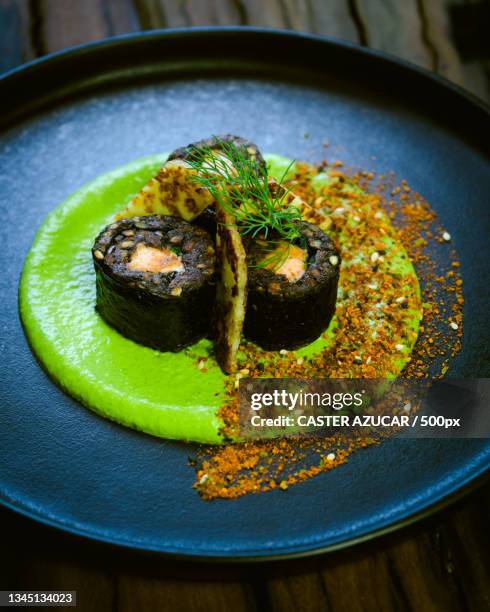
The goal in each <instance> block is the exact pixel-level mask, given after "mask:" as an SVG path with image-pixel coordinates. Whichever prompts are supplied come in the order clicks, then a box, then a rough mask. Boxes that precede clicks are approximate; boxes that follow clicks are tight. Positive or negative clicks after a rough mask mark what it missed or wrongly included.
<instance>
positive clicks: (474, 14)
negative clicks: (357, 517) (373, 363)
mask: <svg viewBox="0 0 490 612" xmlns="http://www.w3.org/2000/svg"><path fill="white" fill-rule="evenodd" d="M198 25H260V26H267V27H278V28H288V29H296V30H303V31H309V32H314V33H317V34H326V35H330V36H335V37H338V38H343V39H347V40H349V41H351V42H355V43H358V44H361V45H366V46H369V47H373V48H376V49H381V50H383V51H387V52H389V53H392V54H394V55H397V56H399V57H402V58H404V59H407V60H409V61H412V62H414V63H416V64H419V65H421V66H423V67H425V68H428V69H430V70H434V71H436V72H438V73H439V74H442V75H444V76H446V77H447V78H448V79H450V80H452V81H454V82H456V83H458V84H459V85H461V86H463V87H465V88H466V89H468V90H469V91H471V92H472V93H473V94H475V95H476V96H478V97H480V98H481V99H483V100H486V101H487V102H488V101H489V100H490V90H489V62H488V51H489V50H488V40H489V39H490V37H489V36H488V31H489V26H490V9H489V3H488V2H487V3H478V2H470V1H468V0H457V1H453V2H448V1H447V0H323V1H322V0H0V50H1V51H0V72H1V71H5V70H8V69H10V68H13V67H15V66H17V65H19V64H21V63H23V62H25V61H28V60H30V59H33V58H35V57H39V56H41V55H44V54H46V53H49V52H52V51H56V50H58V49H62V48H64V47H67V46H71V45H75V44H80V43H84V42H88V41H92V40H97V39H100V38H105V37H107V36H113V35H117V34H122V33H125V32H134V31H138V30H147V29H152V28H161V27H164V28H169V27H189V26H198ZM462 120H464V118H462ZM489 508H490V487H489V486H488V485H486V486H483V487H480V488H479V489H477V490H475V491H473V492H472V493H470V495H469V496H468V497H466V498H465V499H463V500H460V501H458V502H456V504H455V505H453V506H452V507H451V508H449V509H446V510H444V511H442V512H440V513H438V514H436V515H435V516H433V517H432V518H430V519H426V520H424V521H423V522H420V523H417V524H416V525H414V526H412V527H410V528H406V529H404V530H402V531H401V532H398V533H396V534H392V535H389V536H385V537H383V538H380V539H378V540H376V541H374V542H371V543H366V544H363V545H359V546H357V547H355V548H352V549H349V550H346V551H339V552H336V553H333V554H329V555H324V556H320V557H316V558H312V559H304V560H294V561H288V562H281V563H267V564H261V565H230V564H228V565H223V564H209V565H201V564H196V563H192V564H190V563H184V562H177V561H168V560H165V559H162V558H161V557H156V556H143V555H139V554H129V553H127V552H126V551H122V550H120V549H115V548H112V547H109V546H103V545H99V544H95V543H92V542H87V541H82V540H80V539H77V538H75V537H73V536H69V535H66V534H63V533H60V532H57V531H55V530H53V529H50V528H47V527H42V526H39V525H37V524H34V523H32V522H30V521H28V520H27V519H23V518H21V517H18V516H16V515H14V514H12V513H11V512H9V511H7V510H3V509H2V510H0V537H1V552H2V554H1V560H0V564H1V567H0V589H64V590H77V591H78V609H80V610H95V611H97V610H111V609H112V610H117V611H119V610H121V611H122V610H128V611H133V610H138V611H140V610H143V611H144V610H157V609H158V610H183V611H185V610H206V611H207V610H212V611H213V610H226V611H228V610H233V612H239V611H241V610H267V609H271V610H332V611H333V610H342V611H343V610H347V611H349V612H350V611H351V610H352V611H355V610H424V611H425V610H437V611H439V610H444V611H452V610H478V611H481V610H490V580H489V573H490V572H489V568H490V538H489V536H488V519H489V516H490V514H489Z"/></svg>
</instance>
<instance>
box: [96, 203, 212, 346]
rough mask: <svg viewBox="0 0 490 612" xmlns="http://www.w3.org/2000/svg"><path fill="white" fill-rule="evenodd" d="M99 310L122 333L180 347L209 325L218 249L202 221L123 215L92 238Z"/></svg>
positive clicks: (200, 335)
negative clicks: (201, 223)
mask: <svg viewBox="0 0 490 612" xmlns="http://www.w3.org/2000/svg"><path fill="white" fill-rule="evenodd" d="M92 257H93V262H94V267H95V273H96V287H97V306H96V307H97V311H98V312H99V314H100V315H101V316H102V317H103V318H104V319H105V321H106V322H107V323H108V324H109V325H111V326H112V327H114V328H115V329H116V330H117V331H119V332H120V333H121V334H122V335H123V336H125V337H127V338H130V339H131V340H134V341H135V342H138V343H139V344H143V345H145V346H149V347H152V348H154V349H157V350H159V351H179V350H181V349H182V348H184V347H186V346H188V345H190V344H193V343H194V342H196V341H197V340H199V339H201V338H203V337H204V336H205V335H206V334H208V332H209V331H210V328H211V324H212V313H213V306H214V293H215V288H214V276H215V250H214V245H213V241H212V239H211V237H210V236H209V234H208V233H207V232H206V231H205V230H204V229H202V228H200V227H196V226H193V225H190V224H189V223H187V222H186V221H183V220H182V219H179V218H177V217H170V216H163V215H151V216H145V217H131V218H129V219H121V220H119V221H117V222H115V223H113V224H111V225H109V226H108V227H106V228H105V229H104V230H103V231H102V232H101V233H100V234H99V236H98V237H97V239H96V240H95V244H94V246H93V248H92Z"/></svg>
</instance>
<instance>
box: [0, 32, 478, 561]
mask: <svg viewBox="0 0 490 612" xmlns="http://www.w3.org/2000/svg"><path fill="white" fill-rule="evenodd" d="M0 120H1V121H2V123H3V124H4V127H6V131H5V133H4V135H3V136H2V139H1V149H2V153H1V156H0V186H1V188H0V198H1V210H2V224H1V229H0V232H1V244H2V250H1V258H2V261H1V266H2V274H1V276H0V289H1V295H2V309H1V314H0V317H1V329H2V335H3V337H2V346H1V351H2V369H1V385H0V395H1V400H2V410H1V414H0V494H1V500H2V501H3V503H4V504H5V505H7V506H9V507H11V508H14V509H16V510H18V511H20V512H22V513H24V514H27V515H29V516H31V517H34V518H36V519H38V520H41V521H43V522H46V523H49V524H51V525H56V526H58V527H61V528H63V529H66V530H69V531H72V532H75V533H78V534H82V535H86V536H89V537H92V538H96V539H99V540H105V541H110V542H114V543H117V544H121V545H126V546H130V547H134V548H140V549H149V550H157V551H162V552H166V553H173V554H180V555H187V556H199V557H228V558H264V557H266V556H269V557H273V556H275V557H278V556H287V555H299V554H307V553H311V552H314V551H319V550H326V549H329V548H334V547H338V546H342V545H346V544H347V543H349V542H353V541H357V540H359V539H363V538H366V537H368V536H369V535H370V534H374V533H380V532H383V531H386V530H387V529H391V528H393V527H394V526H396V525H399V524H402V523H404V522H407V520H410V518H411V517H414V516H420V515H421V514H423V513H426V512H427V511H428V509H429V508H433V507H435V505H436V504H440V503H441V500H443V499H445V498H446V497H447V496H448V495H450V494H454V493H455V492H456V491H458V490H459V489H460V488H461V487H462V486H463V485H466V484H468V483H469V482H470V481H473V480H474V479H475V478H476V477H477V476H478V475H480V474H482V473H483V472H484V471H485V470H486V469H487V468H488V465H489V461H490V443H489V442H488V441H486V440H466V441H464V440H456V441H454V440H453V441H448V440H437V441H432V440H420V441H417V442H414V441H400V440H398V441H396V440H391V441H388V442H386V443H385V444H383V445H381V446H380V447H379V448H371V449H369V450H366V451H364V452H361V453H358V454H357V455H355V456H354V457H352V459H351V460H350V461H349V462H348V464H347V465H345V466H342V467H340V468H338V469H336V470H333V471H332V472H330V473H326V474H323V475H321V476H319V477H317V478H316V479H312V480H310V481H308V482H305V483H304V484H302V485H299V486H296V487H293V488H292V489H290V490H289V491H288V492H287V493H283V492H282V491H281V492H279V491H278V492H273V493H268V494H264V495H258V496H249V497H245V498H242V499H240V500H237V501H232V502H225V501H217V502H212V503H206V502H203V501H201V500H200V498H199V497H198V496H197V495H196V493H195V492H193V490H192V489H191V485H192V482H193V471H192V469H191V468H189V466H188V465H187V455H188V448H187V447H186V446H185V445H184V444H178V443H173V442H166V441H162V440H158V439H155V438H151V437H150V436H146V435H143V434H139V433H137V432H133V431H130V430H128V429H124V428H122V427H119V426H117V425H115V424H113V423H110V422H108V421H105V420H103V419H101V418H99V417H97V416H95V415H94V414H92V413H91V412H90V411H88V410H86V409H85V408H83V407H81V406H80V405H78V404H77V403H76V402H74V401H73V400H71V399H70V398H69V397H67V396H66V395H64V394H63V393H62V392H61V391H60V390H59V389H58V388H57V387H56V386H55V385H54V384H53V383H52V382H51V381H50V380H49V379H48V378H47V377H46V375H45V374H44V373H43V371H42V370H41V368H40V367H39V365H38V364H37V362H36V360H35V359H34V357H33V356H32V354H31V352H30V350H29V348H28V346H27V344H26V341H25V338H24V335H23V332H22V328H21V325H20V322H19V318H18V311H17V308H18V306H17V287H18V279H19V274H20V270H21V266H22V262H23V259H24V256H25V254H26V253H27V250H28V248H29V246H30V244H31V241H32V239H33V236H34V233H35V231H36V228H37V227H38V226H39V224H40V223H41V221H42V219H43V218H44V216H45V215H46V213H47V212H48V211H49V210H51V209H52V208H54V207H55V206H56V205H57V204H58V203H60V202H61V201H62V200H63V199H64V198H65V197H66V196H68V195H69V194H70V193H72V192H73V191H75V190H76V189H78V188H79V187H80V186H82V185H83V184H84V183H86V182H87V181H89V180H90V179H92V178H94V177H95V176H97V175H99V174H101V173H104V172H106V171H109V170H111V169H113V168H115V167H116V166H118V165H121V164H124V163H126V162H128V161H130V160H133V159H135V158H138V157H140V156H144V155H148V154H151V153H156V152H160V151H168V150H171V149H173V148H175V147H177V146H178V145H181V144H183V143H187V142H190V141H193V140H197V139H199V138H202V137H205V136H207V135H209V134H213V133H223V132H236V133H239V134H243V135H244V136H246V137H248V138H250V139H252V140H254V141H256V142H257V143H258V144H259V146H260V147H261V148H262V149H263V150H264V151H275V152H278V153H282V154H285V155H288V156H290V157H295V158H305V159H311V160H318V159H319V158H321V157H322V156H323V155H325V154H326V153H327V154H328V156H329V158H330V159H332V158H336V157H338V158H341V159H343V160H344V161H345V162H347V164H349V165H351V166H356V167H361V168H365V169H373V170H376V171H378V172H386V171H389V170H394V171H395V172H396V173H397V175H398V176H399V177H403V178H406V179H407V180H408V182H409V183H410V185H411V186H412V187H413V188H415V189H416V190H417V191H419V192H420V193H422V194H423V195H424V196H425V197H426V198H427V199H428V200H429V201H430V202H431V204H432V205H433V207H434V208H435V209H436V211H437V212H438V213H439V215H440V217H441V219H442V221H443V223H444V225H445V226H446V227H447V228H448V229H449V231H450V232H451V234H452V235H453V238H454V243H455V245H456V246H457V248H458V250H459V253H460V255H461V259H462V263H463V277H464V280H465V285H464V293H465V299H466V303H465V326H464V342H463V350H462V351H461V353H460V354H459V355H458V357H457V358H456V359H455V360H454V362H453V363H452V365H451V370H450V374H452V375H453V376H459V377H464V376H473V377H475V376H485V375H488V374H489V365H488V348H487V347H488V345H489V343H490V333H489V328H488V324H487V323H488V312H489V293H488V284H487V283H488V278H490V265H489V258H488V243H487V241H488V206H487V204H488V194H489V193H490V174H489V171H488V169H489V166H488V149H487V147H488V133H490V130H489V127H490V126H489V123H490V122H489V115H488V111H487V110H486V109H485V108H484V106H483V105H481V104H479V103H478V102H476V101H475V100H474V99H472V98H471V97H470V96H468V95H467V94H465V93H463V92H462V91H461V90H459V89H458V88H456V87H454V86H452V85H450V84H448V83H446V82H444V81H443V80H441V79H439V78H436V77H434V76H431V75H429V74H427V73H425V72H424V71H421V70H419V69H416V68H414V67H412V66H408V65H406V64H404V63H402V62H399V61H396V60H393V59H390V58H387V57H385V56H383V55H381V54H379V53H374V52H372V51H367V50H364V49H359V48H357V47H354V46H350V45H348V44H345V43H339V42H334V41H331V40H327V39H323V38H317V37H314V36H307V35H299V34H292V33H285V32H272V31H264V30H255V29H238V28H232V29H228V28H226V29H204V30H186V31H166V32H151V33H145V34H138V35H134V36H125V37H122V38H118V39H112V40H109V41H105V42H102V43H97V44H94V45H88V46H84V47H81V48H78V49H74V50H72V51H69V52H62V53H59V54H56V55H53V56H51V57H49V58H46V59H43V60H41V61H36V62H33V63H32V64H30V65H28V66H26V67H24V68H21V69H19V70H16V71H14V72H13V73H11V74H10V75H8V76H6V77H5V78H3V80H2V81H1V82H0ZM326 140H328V141H329V143H330V147H329V148H328V150H325V149H324V148H322V145H323V144H324V142H325V141H326Z"/></svg>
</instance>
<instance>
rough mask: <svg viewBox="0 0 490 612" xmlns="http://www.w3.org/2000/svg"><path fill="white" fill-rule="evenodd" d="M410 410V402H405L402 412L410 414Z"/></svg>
mask: <svg viewBox="0 0 490 612" xmlns="http://www.w3.org/2000/svg"><path fill="white" fill-rule="evenodd" d="M411 409H412V404H411V403H410V402H407V403H406V404H405V406H403V410H405V412H410V410H411Z"/></svg>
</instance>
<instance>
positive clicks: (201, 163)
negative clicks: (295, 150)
mask: <svg viewBox="0 0 490 612" xmlns="http://www.w3.org/2000/svg"><path fill="white" fill-rule="evenodd" d="M214 143H215V144H213V146H205V147H200V148H196V149H194V151H192V153H191V155H190V156H189V158H188V160H187V161H188V163H189V165H190V166H191V167H192V168H193V169H194V170H195V171H196V173H195V175H194V177H193V180H195V182H196V183H198V184H199V186H200V187H202V188H204V189H207V190H208V191H209V193H210V194H211V196H212V197H213V199H214V200H215V201H216V202H217V204H218V205H219V206H221V207H223V208H224V209H225V210H227V211H228V212H230V213H231V214H233V216H234V218H235V219H236V225H237V227H238V230H239V232H240V233H241V234H242V235H243V236H249V237H251V238H258V237H260V238H263V239H265V240H270V239H277V238H280V239H283V240H284V241H285V242H287V243H288V244H290V243H293V242H295V241H296V242H297V241H301V239H302V235H301V232H300V231H299V228H298V226H297V223H296V222H297V221H300V220H301V213H300V211H299V209H298V208H297V207H295V206H293V205H291V204H290V203H288V196H289V194H290V193H291V191H290V189H288V188H286V187H283V185H282V183H283V181H284V180H285V178H286V176H287V174H288V172H289V170H290V168H291V166H292V165H293V164H294V161H293V162H291V164H290V165H289V166H288V168H287V169H286V170H285V172H284V173H283V175H282V176H281V178H280V179H279V182H278V184H277V183H274V189H271V184H270V181H271V177H270V176H269V173H268V170H267V168H264V167H262V166H260V165H259V164H258V163H257V162H256V161H255V160H254V159H253V158H252V157H251V156H250V155H248V153H247V151H246V149H245V148H240V147H237V146H236V145H235V144H234V143H233V142H228V141H225V140H222V139H220V138H218V137H215V138H214ZM273 245H274V243H273V242H272V241H271V246H273ZM272 250H274V249H271V251H272ZM274 257H276V259H277V260H278V263H277V265H274V267H275V269H277V268H278V267H280V265H282V263H283V262H284V261H285V260H286V259H287V257H288V253H287V250H286V249H285V252H284V253H283V254H281V256H280V257H279V256H277V255H276V254H274V253H273V254H272V255H271V258H272V259H271V261H272V260H273V259H274ZM266 265H268V260H267V259H266V260H264V261H262V262H261V263H258V264H256V266H257V267H263V266H266Z"/></svg>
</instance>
